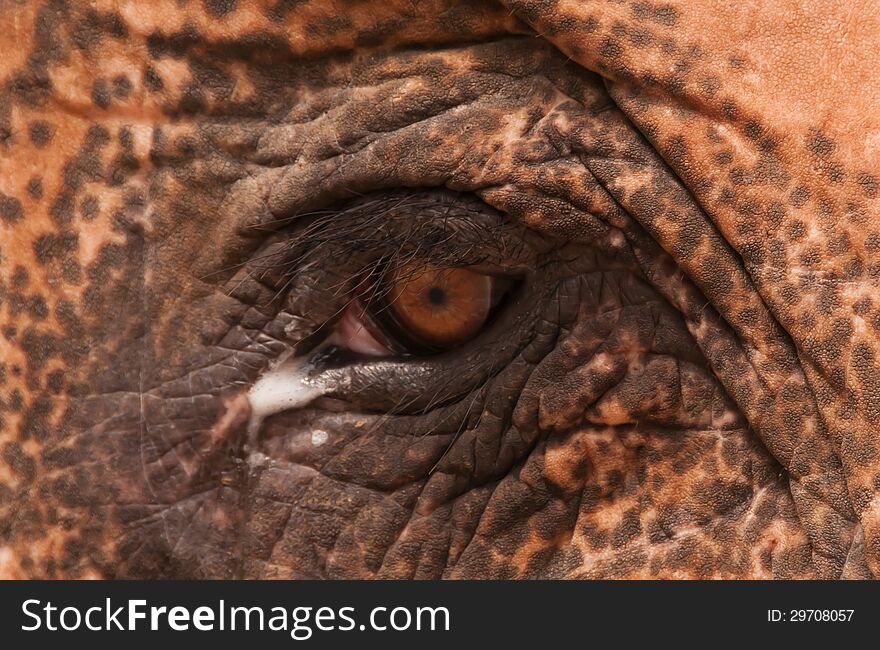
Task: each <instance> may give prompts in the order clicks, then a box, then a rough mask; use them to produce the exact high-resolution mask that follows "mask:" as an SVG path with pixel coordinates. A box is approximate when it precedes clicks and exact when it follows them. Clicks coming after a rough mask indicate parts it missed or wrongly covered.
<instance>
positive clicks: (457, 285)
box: [384, 265, 494, 348]
mask: <svg viewBox="0 0 880 650" xmlns="http://www.w3.org/2000/svg"><path fill="white" fill-rule="evenodd" d="M384 284H385V287H386V292H387V294H386V296H385V301H386V302H387V305H388V306H387V309H386V310H385V311H386V312H387V315H388V316H389V317H390V318H391V319H392V320H393V321H395V322H396V324H397V325H398V326H399V327H400V328H401V329H402V330H403V332H402V333H403V334H404V335H405V336H409V337H410V338H412V339H414V340H415V341H416V342H417V343H421V344H424V345H427V346H431V347H439V348H448V347H451V346H454V345H459V344H461V343H464V342H466V341H467V340H469V339H471V338H473V337H474V336H475V335H476V334H477V333H478V332H479V331H480V329H481V328H482V327H483V325H484V324H485V323H486V320H487V319H488V317H489V313H490V312H491V310H492V307H493V293H494V291H493V285H494V278H493V277H492V276H490V275H486V274H483V273H477V272H475V271H471V270H469V269H464V268H438V267H433V266H428V267H425V266H419V267H417V268H416V267H413V266H412V265H402V266H398V267H395V268H393V269H392V270H391V271H390V272H389V273H388V275H387V276H386V278H385V280H384Z"/></svg>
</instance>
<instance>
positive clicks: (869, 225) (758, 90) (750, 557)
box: [0, 0, 880, 578]
mask: <svg viewBox="0 0 880 650" xmlns="http://www.w3.org/2000/svg"><path fill="white" fill-rule="evenodd" d="M0 15H2V17H0V25H2V26H3V29H2V30H0V53H2V56H0V576H2V577H6V578H44V577H48V578H63V577H70V578H85V577H108V578H110V577H117V578H135V577H146V578H165V577H180V578H184V577H192V578H257V577H262V578H316V577H320V578H325V577H326V578H371V577H387V578H609V577H614V578H618V577H619V578H624V577H625V578H871V577H874V576H876V575H877V574H878V573H880V499H878V496H877V495H878V489H880V459H878V449H877V434H878V430H880V424H878V422H880V358H878V356H880V343H878V340H880V337H878V330H880V304H878V302H877V298H876V284H877V277H878V274H880V209H878V192H880V169H878V162H877V161H878V154H880V111H878V110H877V109H878V106H880V77H878V75H877V74H876V52H878V51H880V11H878V7H877V6H875V5H874V4H872V3H855V4H853V3H841V2H831V1H827V2H826V1H822V0H807V1H806V2H804V1H803V0H798V1H797V2H795V1H794V0H791V1H788V0H782V1H779V2H757V1H744V2H739V3H730V2H721V1H720V0H719V1H715V0H699V1H693V0H691V1H688V2H685V1H684V0H669V1H663V2H656V1H648V0H614V1H612V2H609V1H602V2H600V1H595V2H594V1H590V0H582V1H575V0H557V1H552V0H551V1H537V0H536V1H511V2H503V3H496V2H488V1H480V2H456V1H455V0H427V1H425V2H420V3H410V2H396V1H395V0H384V1H383V2H368V1H354V0H352V1H338V2H328V1H314V2H309V1H306V2H287V1H286V0H271V1H267V2H258V1H254V2H244V1H242V0H239V1H238V2H236V0H208V1H205V2H197V1H196V0H190V2H176V1H172V0H168V1H167V2H165V1H159V0H157V1H155V2H150V3H144V2H140V3H135V2H109V1H108V2H104V1H102V0H96V1H95V2H76V1H68V2H65V1H63V0H50V1H46V2H39V1H34V2H26V1H25V2H19V1H12V2H7V3H5V4H4V5H3V11H2V12H0ZM388 260H391V261H392V262H401V263H403V262H406V263H407V264H416V265H417V264H425V265H439V266H444V265H445V266H448V267H453V268H458V267H464V268H474V269H481V271H480V272H483V273H490V274H495V275H497V276H499V277H505V278H508V281H509V282H510V284H511V286H513V287H514V288H513V289H511V290H510V295H509V297H507V298H506V299H505V301H504V302H503V303H502V304H501V306H500V307H499V308H498V310H497V314H494V315H493V316H492V318H491V319H489V320H488V321H487V323H486V324H485V326H484V327H483V329H482V330H481V331H480V332H479V333H478V334H477V335H476V336H475V337H474V338H473V339H471V340H469V341H467V342H465V343H463V344H461V345H459V346H456V347H454V348H453V349H445V350H443V351H440V352H439V353H433V352H432V353H431V354H428V353H419V354H410V355H402V354H400V353H398V352H395V351H392V353H391V354H389V355H385V356H377V355H376V354H375V353H371V354H361V353H357V352H351V351H348V352H346V351H345V350H340V349H338V347H337V348H334V349H332V350H331V349H330V348H328V347H327V342H328V341H331V342H332V341H338V340H340V339H338V338H337V339H333V338H331V337H332V336H338V335H335V334H334V332H335V331H336V328H338V327H340V325H339V324H340V323H341V322H343V320H342V315H343V314H345V313H346V309H347V307H348V306H349V305H350V302H351V296H352V295H353V293H352V292H355V293H356V292H357V291H358V289H357V287H358V286H360V285H359V282H362V280H363V277H365V274H366V275H369V273H371V272H372V271H371V269H375V268H377V265H379V264H385V263H387V261H388ZM322 346H323V347H322ZM370 349H371V350H374V351H375V346H373V348H370ZM328 350H330V352H328ZM379 350H381V346H380V348H379ZM299 358H302V359H303V360H304V361H303V363H305V362H306V361H308V363H309V364H311V365H309V366H308V367H309V368H310V371H309V372H310V373H311V374H310V375H309V378H308V382H309V384H308V385H309V386H310V387H311V389H313V392H314V393H315V394H316V395H320V397H318V398H316V399H314V400H313V401H310V402H308V403H304V404H298V405H297V408H290V409H286V410H282V411H279V412H275V413H272V414H269V415H268V416H267V417H265V418H263V419H262V420H261V421H260V422H259V423H258V424H259V426H257V425H255V424H254V422H255V420H254V418H253V417H252V416H253V413H252V410H251V406H250V402H249V397H248V395H249V389H250V388H251V387H252V386H253V385H254V384H255V382H257V381H258V380H259V379H260V377H262V376H264V375H265V374H266V373H267V372H269V371H271V370H272V369H273V368H277V367H278V364H279V360H285V359H292V360H294V361H295V360H296V359H299ZM291 363H292V362H291Z"/></svg>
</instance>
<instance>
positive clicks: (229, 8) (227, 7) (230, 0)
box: [205, 0, 238, 18]
mask: <svg viewBox="0 0 880 650" xmlns="http://www.w3.org/2000/svg"><path fill="white" fill-rule="evenodd" d="M236 4H238V3H237V0H205V11H207V12H208V13H209V14H210V15H212V16H214V17H215V18H223V17H224V16H227V15H229V14H231V13H232V12H233V11H235V6H236Z"/></svg>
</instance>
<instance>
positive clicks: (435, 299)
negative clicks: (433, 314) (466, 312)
mask: <svg viewBox="0 0 880 650" xmlns="http://www.w3.org/2000/svg"><path fill="white" fill-rule="evenodd" d="M428 300H430V301H431V304H432V305H442V304H443V302H444V301H445V300H446V293H445V292H444V291H443V289H441V288H440V287H431V288H430V289H429V290H428Z"/></svg>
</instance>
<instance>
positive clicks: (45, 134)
mask: <svg viewBox="0 0 880 650" xmlns="http://www.w3.org/2000/svg"><path fill="white" fill-rule="evenodd" d="M28 135H29V136H30V139H31V142H33V143H34V145H36V146H37V147H41V148H42V147H45V146H46V145H47V144H49V141H50V140H51V139H52V125H51V124H49V123H48V122H46V121H45V120H35V121H33V122H31V123H30V126H29V127H28Z"/></svg>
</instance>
